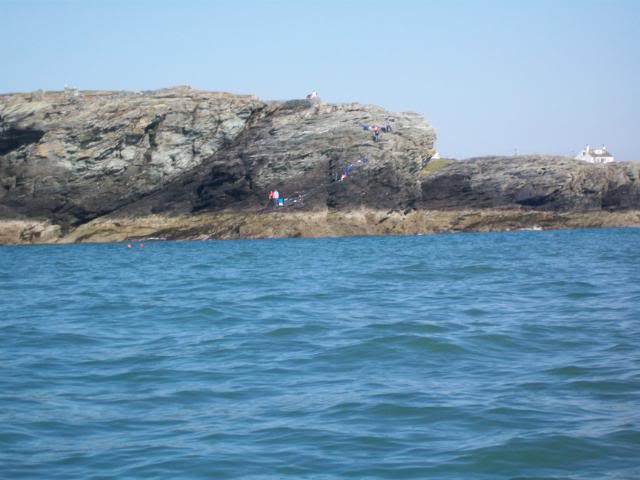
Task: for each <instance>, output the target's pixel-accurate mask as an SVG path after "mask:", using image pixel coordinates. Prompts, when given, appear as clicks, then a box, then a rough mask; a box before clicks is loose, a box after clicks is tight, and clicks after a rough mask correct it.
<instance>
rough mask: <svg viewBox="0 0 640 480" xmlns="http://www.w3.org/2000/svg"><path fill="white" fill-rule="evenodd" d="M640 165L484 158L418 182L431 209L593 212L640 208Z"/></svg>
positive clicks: (456, 164)
mask: <svg viewBox="0 0 640 480" xmlns="http://www.w3.org/2000/svg"><path fill="white" fill-rule="evenodd" d="M639 178H640V164H637V163H610V164H606V165H593V164H589V163H586V162H582V161H578V160H574V159H571V158H567V157H559V156H547V155H535V156H519V157H484V158H473V159H470V160H466V161H463V162H451V163H449V164H447V165H446V166H444V167H443V168H441V169H440V170H438V171H436V172H432V173H430V174H429V175H426V176H425V177H424V178H423V180H422V196H421V201H420V206H421V207H423V208H430V209H459V208H514V207H518V208H523V209H533V210H547V211H591V210H599V209H614V210H615V209H618V210H619V209H627V208H638V207H640V183H639V182H638V179H639Z"/></svg>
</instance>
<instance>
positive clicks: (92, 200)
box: [0, 87, 435, 226]
mask: <svg viewBox="0 0 640 480" xmlns="http://www.w3.org/2000/svg"><path fill="white" fill-rule="evenodd" d="M387 117H391V121H392V125H393V126H394V130H395V132H396V133H393V134H391V133H389V134H387V133H385V134H382V136H381V138H380V141H379V142H374V141H373V139H372V136H371V134H370V133H369V132H367V131H365V130H364V129H363V128H362V125H369V124H378V125H383V124H384V122H385V119H386V118H387ZM434 141H435V134H434V131H433V129H432V128H431V127H430V126H429V125H427V124H426V122H425V121H424V120H423V119H422V118H421V117H419V116H418V115H416V114H412V113H399V114H389V113H388V112H385V111H384V110H383V109H381V108H379V107H375V106H365V105H358V104H345V105H334V104H325V103H321V102H318V101H308V100H296V101H289V102H269V103H265V102H262V101H259V100H258V99H256V98H255V97H252V96H237V95H231V94H226V93H210V92H200V91H196V90H192V89H190V88H188V87H181V88H173V89H167V90H159V91H153V92H143V93H131V92H77V91H65V92H57V93H56V92H54V93H35V94H15V95H4V96H0V155H1V156H0V159H1V160H2V169H1V170H0V182H1V188H0V215H2V216H5V217H10V216H16V215H17V216H19V215H22V216H28V217H44V218H51V219H53V220H54V221H55V222H58V223H62V224H65V225H71V226H73V225H78V224H81V223H83V222H86V221H88V220H91V219H93V218H96V217H98V216H100V215H103V214H106V213H109V212H113V211H114V210H118V209H122V208H126V209H127V211H130V212H134V213H135V212H154V213H158V212H183V213H184V212H187V213H188V212H196V211H197V212H200V211H203V210H219V209H227V208H234V209H238V210H242V209H245V210H246V209H255V208H257V207H260V206H262V205H264V203H265V202H266V199H267V192H268V191H269V190H271V189H274V188H277V189H280V191H282V192H283V193H286V194H292V193H294V192H304V193H305V194H308V195H306V198H305V206H306V208H314V207H318V206H322V207H326V206H327V205H329V206H331V207H334V208H341V207H350V206H354V205H361V204H369V205H374V206H383V207H395V206H404V205H407V204H412V203H415V202H416V201H417V200H418V199H419V197H420V185H419V183H418V182H417V176H416V172H417V171H418V169H419V168H420V165H421V162H422V161H424V160H425V159H427V158H429V157H430V156H431V155H432V153H433V144H434ZM363 159H366V160H367V161H366V163H365V162H362V160H363ZM358 160H360V161H361V164H358V165H361V166H362V168H360V170H359V173H360V175H358V181H354V182H350V183H348V184H347V183H344V182H336V175H337V174H338V173H339V172H340V171H341V169H343V168H344V167H346V166H348V165H349V164H350V163H357V162H358Z"/></svg>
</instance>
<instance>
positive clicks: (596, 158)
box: [575, 145, 614, 163]
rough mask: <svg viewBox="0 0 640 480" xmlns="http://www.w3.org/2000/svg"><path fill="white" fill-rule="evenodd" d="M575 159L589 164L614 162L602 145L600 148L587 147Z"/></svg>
mask: <svg viewBox="0 0 640 480" xmlns="http://www.w3.org/2000/svg"><path fill="white" fill-rule="evenodd" d="M575 159H576V160H582V161H584V162H589V163H611V162H613V161H614V158H613V155H611V154H610V153H609V152H608V151H607V149H606V147H605V146H604V145H602V148H591V147H589V145H587V146H586V147H584V149H583V150H582V151H581V152H580V153H579V154H578V155H576V157H575Z"/></svg>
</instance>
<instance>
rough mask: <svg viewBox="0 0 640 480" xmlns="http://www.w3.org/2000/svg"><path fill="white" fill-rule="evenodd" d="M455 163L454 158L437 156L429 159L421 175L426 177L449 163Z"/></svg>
mask: <svg viewBox="0 0 640 480" xmlns="http://www.w3.org/2000/svg"><path fill="white" fill-rule="evenodd" d="M451 163H453V160H447V159H446V158H436V159H434V160H429V162H428V163H427V164H426V165H425V166H424V167H422V169H421V170H420V176H421V177H425V176H427V175H429V174H431V173H434V172H437V171H438V170H442V169H443V168H444V167H446V166H447V165H450V164H451Z"/></svg>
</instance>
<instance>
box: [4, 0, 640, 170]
mask: <svg viewBox="0 0 640 480" xmlns="http://www.w3.org/2000/svg"><path fill="white" fill-rule="evenodd" d="M65 84H67V85H69V86H76V87H78V88H81V89H134V90H145V89H154V88H161V87H167V86H171V85H177V84H189V85H191V86H193V87H195V88H200V89H205V90H224V91H230V92H234V93H253V94H256V95H258V96H259V97H261V98H263V99H286V98H299V97H302V96H304V95H305V94H306V93H308V92H309V91H311V90H317V91H318V93H319V94H320V96H321V97H322V99H323V100H325V101H330V102H350V101H357V102H363V103H375V104H378V105H382V106H384V107H385V108H387V109H390V110H412V111H417V112H419V113H421V114H423V115H424V116H425V117H426V118H427V120H428V121H429V122H430V123H432V124H433V125H434V126H435V128H436V130H437V132H438V136H439V140H438V148H439V150H440V152H441V153H442V154H443V155H446V156H454V157H458V158H463V157H468V156H474V155H483V154H492V153H495V154H510V153H513V152H514V149H516V148H517V149H518V152H519V153H554V154H570V153H571V152H575V151H577V150H578V149H580V148H581V147H582V146H584V144H585V143H590V144H592V145H594V144H595V145H600V144H602V143H605V144H606V145H607V146H608V147H609V148H610V150H611V151H612V153H614V155H616V156H617V157H618V158H619V159H622V160H640V0H607V1H604V0H538V1H534V0H531V1H525V0H522V1H515V0H484V1H483V0H432V1H428V0H423V1H418V0H415V1H411V0H388V1H386V2H385V1H378V0H367V1H360V0H354V1H348V0H343V1H339V0H323V1H317V2H311V1H308V2H307V1H302V0H298V1H294V0H272V1H269V0H264V1H257V0H254V1H251V0H228V1H204V0H203V1H196V0H182V1H177V0H176V1H171V2H170V1H162V0H139V1H135V0H128V1H123V0H113V1H108V0H103V1H91V0H84V1H72V0H68V1H53V0H51V1H35V0H34V1H29V0H0V91H1V92H15V91H29V90H36V89H39V88H42V89H45V90H53V89H61V88H63V86H64V85H65Z"/></svg>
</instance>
